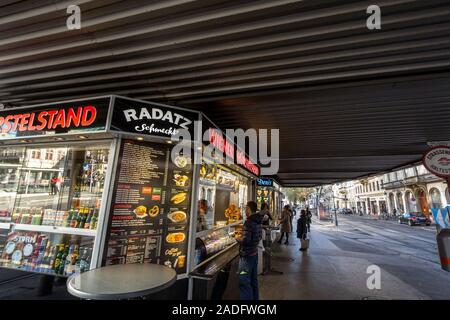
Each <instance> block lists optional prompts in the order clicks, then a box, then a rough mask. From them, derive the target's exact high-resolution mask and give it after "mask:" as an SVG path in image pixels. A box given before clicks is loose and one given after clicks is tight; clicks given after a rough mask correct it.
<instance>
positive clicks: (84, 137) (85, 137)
mask: <svg viewBox="0 0 450 320" xmlns="http://www.w3.org/2000/svg"><path fill="white" fill-rule="evenodd" d="M78 138H80V139H87V138H88V137H87V136H78Z"/></svg>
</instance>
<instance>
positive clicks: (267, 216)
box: [259, 203, 273, 227]
mask: <svg viewBox="0 0 450 320" xmlns="http://www.w3.org/2000/svg"><path fill="white" fill-rule="evenodd" d="M259 214H261V215H262V216H263V222H262V224H263V226H266V227H267V226H269V225H270V221H273V216H272V214H271V213H270V211H269V205H268V204H267V203H263V204H262V205H261V211H260V212H259Z"/></svg>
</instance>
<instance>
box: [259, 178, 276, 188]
mask: <svg viewBox="0 0 450 320" xmlns="http://www.w3.org/2000/svg"><path fill="white" fill-rule="evenodd" d="M256 184H257V185H258V186H260V187H273V180H272V179H265V178H259V179H256Z"/></svg>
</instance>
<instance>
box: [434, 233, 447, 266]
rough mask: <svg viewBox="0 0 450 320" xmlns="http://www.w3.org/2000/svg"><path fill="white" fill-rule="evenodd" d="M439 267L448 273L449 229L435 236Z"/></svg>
mask: <svg viewBox="0 0 450 320" xmlns="http://www.w3.org/2000/svg"><path fill="white" fill-rule="evenodd" d="M436 240H437V245H438V251H439V257H440V259H441V267H442V269H443V270H445V271H449V272H450V229H448V228H447V229H441V231H440V232H439V233H438V235H437V236H436Z"/></svg>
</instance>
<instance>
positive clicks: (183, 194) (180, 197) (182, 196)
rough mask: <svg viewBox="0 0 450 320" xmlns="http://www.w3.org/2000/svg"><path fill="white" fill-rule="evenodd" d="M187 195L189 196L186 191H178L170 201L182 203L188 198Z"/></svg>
mask: <svg viewBox="0 0 450 320" xmlns="http://www.w3.org/2000/svg"><path fill="white" fill-rule="evenodd" d="M186 197H187V193H186V192H180V193H177V194H176V195H174V196H173V197H172V198H171V199H170V202H172V203H173V204H180V203H182V202H184V201H185V200H186Z"/></svg>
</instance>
